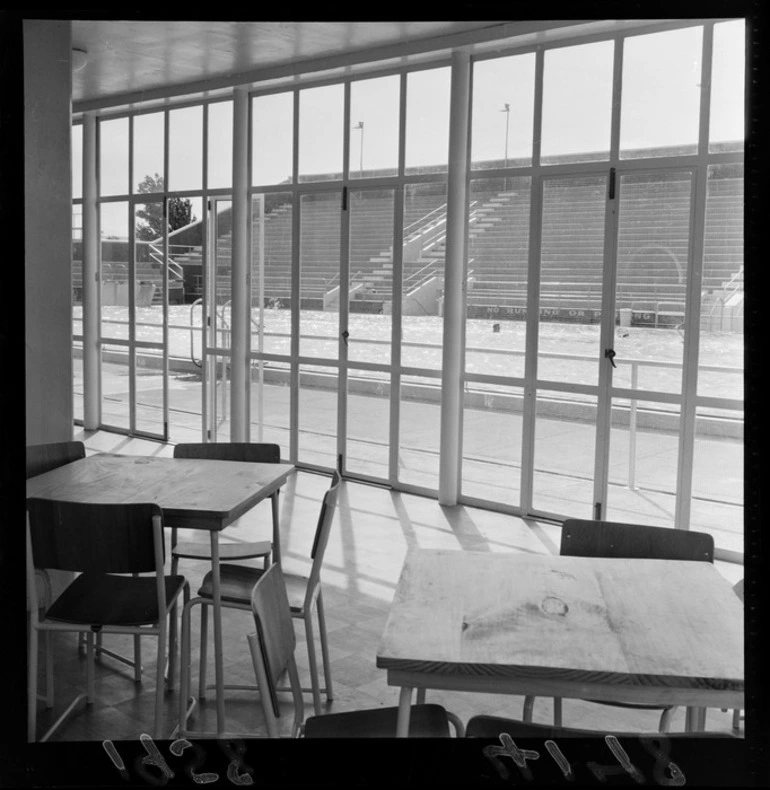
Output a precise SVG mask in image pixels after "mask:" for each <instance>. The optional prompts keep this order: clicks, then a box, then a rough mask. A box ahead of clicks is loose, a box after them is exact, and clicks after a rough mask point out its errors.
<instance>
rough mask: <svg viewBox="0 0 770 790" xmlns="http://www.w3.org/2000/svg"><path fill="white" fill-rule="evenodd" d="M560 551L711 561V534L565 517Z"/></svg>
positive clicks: (590, 554) (580, 554)
mask: <svg viewBox="0 0 770 790" xmlns="http://www.w3.org/2000/svg"><path fill="white" fill-rule="evenodd" d="M559 553H560V554H563V555H565V556H570V557H621V558H628V559H648V560H693V561H700V562H713V561H714V538H713V537H712V536H711V535H709V534H708V533H706V532H693V531H692V530H684V529H672V528H668V527H650V526H646V525H644V524H622V523H619V522H612V521H584V520H581V519H572V518H571V519H567V520H566V521H565V522H564V524H562V528H561V547H560V549H559Z"/></svg>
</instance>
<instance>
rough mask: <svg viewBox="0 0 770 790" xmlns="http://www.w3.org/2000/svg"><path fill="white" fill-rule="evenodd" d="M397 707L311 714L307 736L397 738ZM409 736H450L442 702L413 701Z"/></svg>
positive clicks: (306, 723)
mask: <svg viewBox="0 0 770 790" xmlns="http://www.w3.org/2000/svg"><path fill="white" fill-rule="evenodd" d="M397 723H398V708H375V709H374V710H355V711H346V712H344V713H328V714H326V715H325V716H311V717H310V718H309V719H307V721H306V722H305V737H306V738H395V737H396V725H397ZM409 737H410V738H449V720H448V719H447V712H446V710H445V709H444V708H443V707H442V706H441V705H413V706H412V710H411V714H410V716H409Z"/></svg>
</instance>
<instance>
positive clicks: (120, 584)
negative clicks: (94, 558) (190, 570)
mask: <svg viewBox="0 0 770 790" xmlns="http://www.w3.org/2000/svg"><path fill="white" fill-rule="evenodd" d="M164 579H165V582H166V600H167V601H168V602H169V603H172V602H173V601H174V600H175V598H176V596H177V595H178V594H179V592H180V591H181V589H182V587H183V586H184V583H185V578H184V576H165V577H164ZM163 614H165V613H163ZM45 616H46V619H48V620H55V621H57V622H66V623H79V624H83V625H125V626H136V625H153V624H155V623H157V622H158V620H159V619H160V615H159V613H158V594H157V587H156V579H155V577H154V576H152V577H149V576H139V577H133V576H115V575H112V574H109V573H81V574H80V576H78V577H77V578H76V579H75V580H74V581H73V582H72V584H70V585H69V587H67V589H66V590H65V591H64V592H63V593H62V594H61V595H60V596H59V597H58V598H57V599H56V601H54V603H53V604H52V605H51V607H50V608H49V609H48V611H47V612H46V615H45Z"/></svg>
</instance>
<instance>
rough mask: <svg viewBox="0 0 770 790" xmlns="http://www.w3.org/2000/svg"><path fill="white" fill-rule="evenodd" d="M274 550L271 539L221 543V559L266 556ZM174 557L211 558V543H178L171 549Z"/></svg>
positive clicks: (245, 558) (244, 558)
mask: <svg viewBox="0 0 770 790" xmlns="http://www.w3.org/2000/svg"><path fill="white" fill-rule="evenodd" d="M272 550H273V544H272V543H271V542H270V541H269V540H260V541H257V542H255V543H220V544H219V559H220V561H221V560H237V559H241V560H249V559H256V558H257V557H265V556H266V555H268V554H270V553H271V552H272ZM171 553H172V555H173V556H174V557H184V558H186V559H191V560H210V559H211V545H210V544H208V543H204V542H203V541H198V542H189V543H177V544H176V546H175V547H174V548H173V549H172V551H171Z"/></svg>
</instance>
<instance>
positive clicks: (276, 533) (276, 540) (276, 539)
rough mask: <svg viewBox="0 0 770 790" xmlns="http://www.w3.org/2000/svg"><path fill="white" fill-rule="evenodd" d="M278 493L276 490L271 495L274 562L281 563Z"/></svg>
mask: <svg viewBox="0 0 770 790" xmlns="http://www.w3.org/2000/svg"><path fill="white" fill-rule="evenodd" d="M278 494H279V492H278V491H276V492H275V493H274V494H272V495H271V496H270V502H271V503H272V506H273V562H275V563H277V564H278V565H280V564H281V524H280V516H279V507H278Z"/></svg>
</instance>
